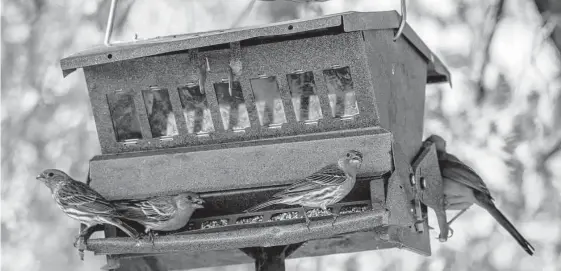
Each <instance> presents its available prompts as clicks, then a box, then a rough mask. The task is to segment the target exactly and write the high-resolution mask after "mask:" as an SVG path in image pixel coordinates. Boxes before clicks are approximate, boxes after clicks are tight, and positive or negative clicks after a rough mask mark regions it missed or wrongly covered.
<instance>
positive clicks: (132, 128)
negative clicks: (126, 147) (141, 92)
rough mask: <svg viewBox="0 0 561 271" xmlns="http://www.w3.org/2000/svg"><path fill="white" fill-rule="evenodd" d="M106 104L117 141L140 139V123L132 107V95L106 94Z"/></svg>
mask: <svg viewBox="0 0 561 271" xmlns="http://www.w3.org/2000/svg"><path fill="white" fill-rule="evenodd" d="M107 102H108V104H109V112H110V114H111V120H112V122H113V130H114V131H115V137H116V139H117V141H118V142H125V141H127V140H138V139H142V133H141V132H140V121H139V120H138V114H137V113H136V107H135V106H134V93H132V92H121V91H118V92H115V93H111V94H107Z"/></svg>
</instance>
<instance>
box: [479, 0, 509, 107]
mask: <svg viewBox="0 0 561 271" xmlns="http://www.w3.org/2000/svg"><path fill="white" fill-rule="evenodd" d="M504 5H505V0H499V1H498V2H497V4H496V8H495V13H494V14H493V15H492V17H491V20H492V22H491V25H490V30H489V34H488V35H489V37H488V38H487V42H486V43H485V47H484V49H483V61H482V63H481V66H480V70H479V77H478V78H477V87H478V93H477V103H478V104H481V102H482V101H483V99H484V98H485V94H486V93H485V92H486V90H485V86H484V83H483V82H484V80H483V79H484V76H485V70H486V68H487V65H489V62H490V60H491V53H490V48H491V44H492V43H493V39H494V37H495V32H497V26H498V25H499V22H500V20H501V19H502V17H503V13H504Z"/></svg>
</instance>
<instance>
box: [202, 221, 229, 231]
mask: <svg viewBox="0 0 561 271" xmlns="http://www.w3.org/2000/svg"><path fill="white" fill-rule="evenodd" d="M226 225H228V219H218V220H210V221H205V222H203V223H202V225H201V229H212V228H218V227H224V226H226Z"/></svg>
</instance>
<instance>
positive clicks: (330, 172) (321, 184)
mask: <svg viewBox="0 0 561 271" xmlns="http://www.w3.org/2000/svg"><path fill="white" fill-rule="evenodd" d="M361 164H362V153H361V152H359V151H356V150H350V151H347V153H346V154H345V156H343V157H341V158H339V160H338V162H337V163H335V164H330V165H327V166H325V167H323V168H322V169H320V170H319V171H317V172H315V173H313V174H312V175H310V176H308V177H306V178H304V179H301V180H299V181H297V182H295V183H294V184H292V185H291V186H290V187H288V188H286V189H284V190H283V191H281V192H279V193H277V194H275V195H273V199H271V200H269V201H267V202H264V203H261V204H259V205H257V206H254V207H252V208H249V209H247V210H246V212H255V211H257V210H260V209H263V208H265V207H268V206H271V205H275V204H285V205H300V206H301V207H302V209H303V211H304V218H305V219H306V227H308V229H309V228H310V219H309V218H308V216H307V214H306V209H305V207H308V208H321V209H322V210H324V211H325V212H327V213H330V212H329V211H328V210H327V206H329V205H332V204H335V203H337V202H339V201H341V200H342V199H343V198H344V197H345V196H347V194H349V192H351V190H352V189H353V187H354V185H355V182H356V174H357V171H358V169H359V168H360V166H361ZM331 214H332V215H333V221H332V223H331V225H332V226H333V224H335V221H336V220H337V217H338V214H333V213H331Z"/></svg>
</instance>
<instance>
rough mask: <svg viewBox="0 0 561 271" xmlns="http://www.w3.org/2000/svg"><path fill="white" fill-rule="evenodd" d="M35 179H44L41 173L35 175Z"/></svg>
mask: <svg viewBox="0 0 561 271" xmlns="http://www.w3.org/2000/svg"><path fill="white" fill-rule="evenodd" d="M35 179H37V180H41V179H44V176H43V173H41V174H39V175H37V177H35Z"/></svg>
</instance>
